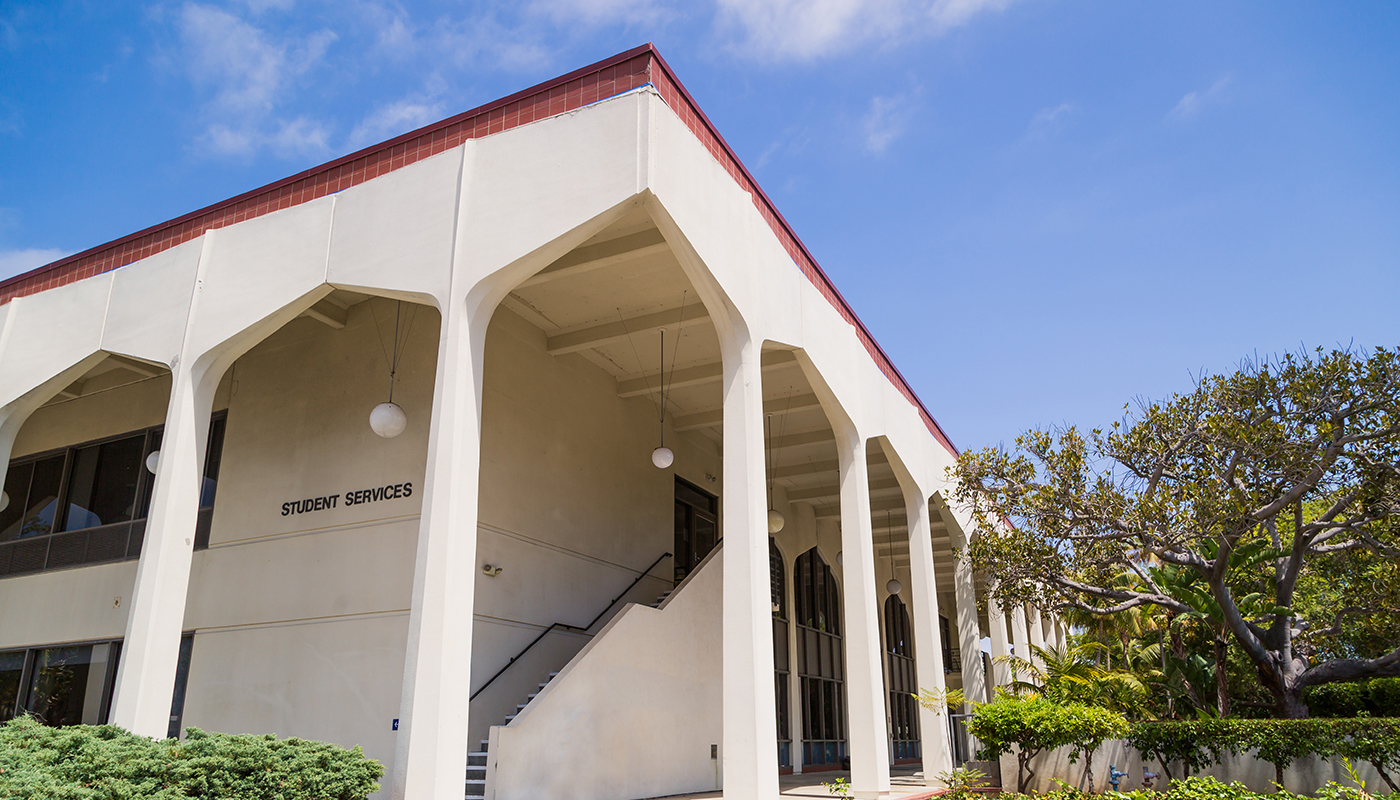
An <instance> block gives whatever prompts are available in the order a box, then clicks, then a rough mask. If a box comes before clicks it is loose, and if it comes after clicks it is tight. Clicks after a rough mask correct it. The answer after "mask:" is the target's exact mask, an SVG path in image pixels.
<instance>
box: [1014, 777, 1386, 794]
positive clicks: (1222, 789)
mask: <svg viewBox="0 0 1400 800" xmlns="http://www.w3.org/2000/svg"><path fill="white" fill-rule="evenodd" d="M1105 796H1111V797H1113V798H1116V800H1400V794H1389V795H1387V794H1377V793H1376V792H1374V791H1367V792H1362V791H1361V790H1360V789H1359V788H1357V787H1354V786H1348V785H1342V784H1338V783H1335V782H1329V783H1328V784H1327V785H1326V786H1323V787H1320V788H1319V789H1318V790H1317V793H1316V794H1314V795H1312V796H1308V795H1300V794H1293V793H1292V792H1284V791H1279V792H1268V793H1260V792H1252V791H1250V790H1249V789H1248V788H1246V787H1245V786H1244V785H1243V784H1239V783H1221V782H1220V781H1218V780H1216V779H1215V778H1211V777H1194V778H1186V779H1184V780H1180V781H1173V782H1172V786H1171V788H1170V789H1168V790H1166V791H1164V792H1158V791H1151V790H1146V789H1128V790H1126V791H1123V792H1110V793H1107V795H1103V794H1098V795H1095V794H1088V793H1086V792H1081V791H1079V790H1078V789H1074V788H1070V787H1065V788H1063V789H1060V790H1058V791H1054V792H1048V793H1046V794H1039V795H1035V796H1034V800H1091V799H1092V800H1100V798H1103V797H1105ZM1001 797H1002V798H1004V800H1031V798H1029V797H1028V796H1027V795H1019V794H1010V795H1007V794H1003V795H1001Z"/></svg>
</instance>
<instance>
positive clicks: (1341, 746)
mask: <svg viewBox="0 0 1400 800" xmlns="http://www.w3.org/2000/svg"><path fill="white" fill-rule="evenodd" d="M1128 743H1129V744H1130V745H1132V747H1133V748H1134V749H1135V750H1137V751H1138V752H1139V753H1141V754H1142V755H1143V757H1144V758H1145V759H1146V758H1151V759H1153V760H1155V761H1157V763H1159V764H1161V765H1162V771H1163V772H1165V773H1166V774H1167V777H1168V778H1172V777H1173V775H1172V772H1171V769H1172V765H1173V764H1180V765H1182V766H1183V768H1184V771H1185V773H1186V774H1187V775H1189V774H1190V773H1192V772H1194V771H1198V770H1201V769H1204V768H1205V767H1208V766H1210V765H1211V764H1217V763H1219V762H1220V758H1221V756H1222V755H1223V754H1224V753H1234V754H1246V753H1248V754H1253V755H1254V756H1255V757H1256V758H1258V759H1260V760H1261V761H1268V762H1270V763H1271V764H1273V765H1274V779H1275V781H1276V782H1277V783H1279V784H1280V785H1282V783H1283V771H1284V770H1285V769H1287V768H1288V766H1289V765H1290V764H1292V763H1293V762H1294V761H1296V760H1298V759H1300V758H1306V757H1308V756H1320V757H1322V758H1329V757H1332V756H1341V757H1343V758H1348V759H1352V760H1356V761H1367V762H1370V763H1371V765H1372V766H1374V767H1375V768H1376V771H1377V772H1378V773H1379V774H1380V776H1381V777H1382V778H1383V779H1384V780H1385V782H1386V783H1387V784H1389V785H1390V788H1391V791H1396V789H1397V787H1396V785H1395V781H1394V780H1393V779H1392V777H1391V773H1392V772H1394V771H1396V770H1400V719H1373V718H1367V717H1356V718H1352V719H1267V720H1266V719H1216V720H1194V721H1184V722H1156V721H1153V722H1139V723H1136V724H1134V725H1133V727H1132V730H1130V731H1129V733H1128Z"/></svg>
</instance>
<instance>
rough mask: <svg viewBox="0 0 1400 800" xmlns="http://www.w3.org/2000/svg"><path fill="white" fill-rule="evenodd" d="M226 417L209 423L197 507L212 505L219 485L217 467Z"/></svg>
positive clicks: (221, 459) (219, 460)
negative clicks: (202, 476)
mask: <svg viewBox="0 0 1400 800" xmlns="http://www.w3.org/2000/svg"><path fill="white" fill-rule="evenodd" d="M227 419H228V418H227V417H219V418H218V419H215V420H212V421H210V423H209V447H208V449H207V450H206V451H205V454H204V485H203V487H202V488H201V489H200V492H199V507H200V508H210V507H211V506H213V505H214V490H215V489H216V488H218V485H219V465H220V463H221V462H222V461H223V455H224V423H225V422H226V421H227Z"/></svg>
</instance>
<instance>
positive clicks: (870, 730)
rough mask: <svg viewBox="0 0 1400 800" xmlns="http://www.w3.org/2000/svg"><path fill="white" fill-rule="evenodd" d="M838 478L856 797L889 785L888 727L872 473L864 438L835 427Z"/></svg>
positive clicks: (875, 793)
mask: <svg viewBox="0 0 1400 800" xmlns="http://www.w3.org/2000/svg"><path fill="white" fill-rule="evenodd" d="M836 446H837V450H838V451H839V457H838V463H839V465H840V481H841V549H842V551H843V552H844V554H845V555H844V557H843V562H842V568H843V569H842V576H843V578H844V581H843V582H844V584H845V586H844V587H843V588H844V590H845V594H844V600H845V605H844V608H845V612H846V627H845V632H846V635H845V645H846V692H847V694H846V697H847V717H848V719H849V721H850V726H849V728H848V729H847V736H848V742H849V743H850V751H851V789H852V793H853V794H854V795H855V796H857V797H876V796H878V795H879V794H881V793H884V792H888V791H890V757H889V749H888V744H887V743H888V741H889V729H888V726H887V724H886V721H885V713H884V712H885V698H884V682H883V681H882V680H881V676H882V675H883V671H882V666H881V663H880V662H881V661H882V659H881V657H880V656H881V647H880V627H879V625H880V613H879V603H878V602H877V600H876V597H877V594H876V586H875V544H874V538H873V531H872V530H871V524H870V476H869V467H868V466H867V464H866V460H865V443H864V441H863V440H862V439H861V438H860V437H859V436H858V435H852V434H851V433H849V432H844V435H843V432H840V431H838V433H837V444H836Z"/></svg>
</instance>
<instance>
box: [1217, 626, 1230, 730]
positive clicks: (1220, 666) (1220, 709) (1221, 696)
mask: <svg viewBox="0 0 1400 800" xmlns="http://www.w3.org/2000/svg"><path fill="white" fill-rule="evenodd" d="M1228 659H1229V653H1228V651H1227V650H1226V642H1225V640H1224V639H1222V638H1220V637H1219V636H1217V637H1215V710H1216V713H1218V714H1219V715H1220V718H1221V719H1224V718H1225V717H1228V716H1230V682H1229V680H1228V675H1227V673H1226V667H1227V666H1228Z"/></svg>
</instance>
